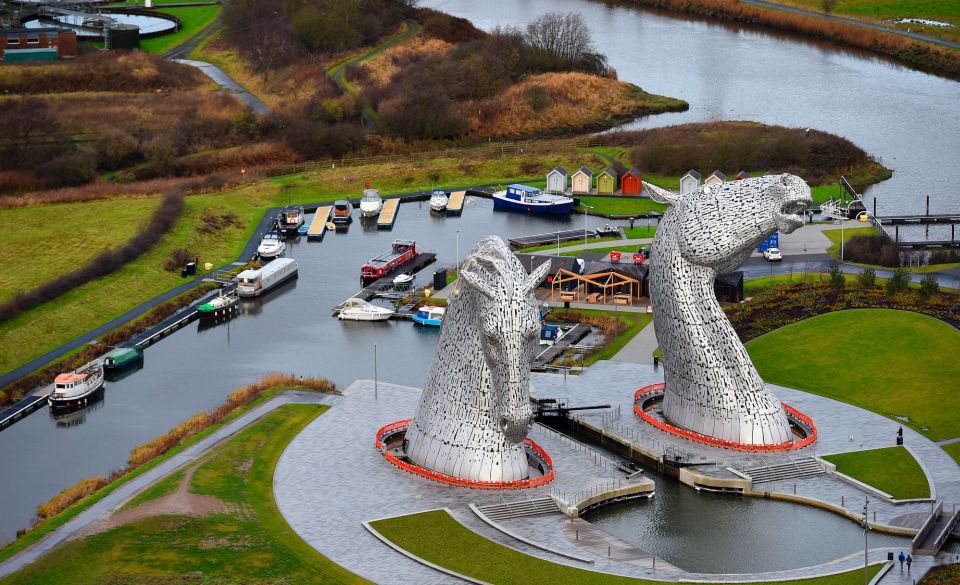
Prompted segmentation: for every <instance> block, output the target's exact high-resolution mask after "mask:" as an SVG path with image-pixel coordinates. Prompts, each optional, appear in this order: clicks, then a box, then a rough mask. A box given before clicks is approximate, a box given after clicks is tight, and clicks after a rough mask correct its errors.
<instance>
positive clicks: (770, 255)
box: [763, 248, 783, 262]
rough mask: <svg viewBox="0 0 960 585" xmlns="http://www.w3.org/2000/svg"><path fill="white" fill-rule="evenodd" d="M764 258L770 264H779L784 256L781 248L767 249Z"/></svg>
mask: <svg viewBox="0 0 960 585" xmlns="http://www.w3.org/2000/svg"><path fill="white" fill-rule="evenodd" d="M763 257H764V258H766V259H767V261H768V262H779V261H781V260H783V254H781V253H780V248H767V249H766V250H764V251H763Z"/></svg>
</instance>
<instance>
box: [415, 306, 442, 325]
mask: <svg viewBox="0 0 960 585" xmlns="http://www.w3.org/2000/svg"><path fill="white" fill-rule="evenodd" d="M445 312H446V310H445V309H444V308H443V307H428V306H426V305H424V306H422V307H420V308H419V309H417V312H416V313H414V315H413V322H414V323H416V324H418V325H424V326H426V327H439V326H440V324H441V323H442V322H443V314H444V313H445Z"/></svg>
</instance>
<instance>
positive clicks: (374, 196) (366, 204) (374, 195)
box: [360, 189, 383, 217]
mask: <svg viewBox="0 0 960 585" xmlns="http://www.w3.org/2000/svg"><path fill="white" fill-rule="evenodd" d="M381 209H383V199H382V198H381V197H380V191H377V190H376V189H364V190H363V196H362V197H360V217H377V216H378V215H380V210H381Z"/></svg>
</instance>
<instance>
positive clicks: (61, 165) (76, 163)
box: [37, 152, 97, 188]
mask: <svg viewBox="0 0 960 585" xmlns="http://www.w3.org/2000/svg"><path fill="white" fill-rule="evenodd" d="M37 174H39V175H40V176H41V177H43V181H44V183H45V184H46V186H47V187H53V188H57V187H76V186H78V185H85V184H87V183H89V182H90V181H92V180H93V179H94V177H96V176H97V161H96V159H95V158H94V157H93V156H92V155H90V154H87V153H83V152H78V153H75V154H71V155H68V156H62V157H59V158H55V159H53V160H51V161H50V162H46V163H43V164H42V165H40V166H39V167H38V168H37Z"/></svg>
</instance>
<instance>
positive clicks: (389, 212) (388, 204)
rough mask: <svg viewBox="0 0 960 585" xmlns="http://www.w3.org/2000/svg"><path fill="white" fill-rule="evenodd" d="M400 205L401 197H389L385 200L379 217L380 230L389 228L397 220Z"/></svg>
mask: <svg viewBox="0 0 960 585" xmlns="http://www.w3.org/2000/svg"><path fill="white" fill-rule="evenodd" d="M399 207H400V200H399V199H387V200H386V201H384V202H383V209H381V210H380V217H378V218H377V229H378V230H389V229H392V228H393V224H394V223H395V222H396V221H397V209H398V208H399Z"/></svg>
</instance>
